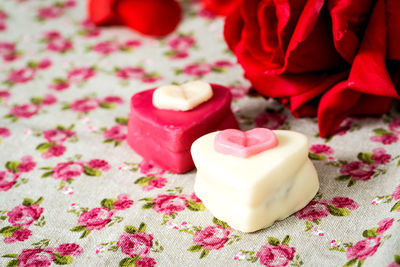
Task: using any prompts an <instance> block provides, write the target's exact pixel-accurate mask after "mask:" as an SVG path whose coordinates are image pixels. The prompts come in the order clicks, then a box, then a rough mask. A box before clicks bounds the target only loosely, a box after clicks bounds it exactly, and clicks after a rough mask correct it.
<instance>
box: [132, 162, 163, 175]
mask: <svg viewBox="0 0 400 267" xmlns="http://www.w3.org/2000/svg"><path fill="white" fill-rule="evenodd" d="M138 168H139V171H140V172H141V173H143V174H144V175H147V176H152V175H162V174H164V173H165V170H162V169H160V168H158V167H156V166H155V165H154V164H153V163H151V162H149V161H146V160H142V162H140V163H139V164H138Z"/></svg>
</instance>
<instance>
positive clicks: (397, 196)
mask: <svg viewBox="0 0 400 267" xmlns="http://www.w3.org/2000/svg"><path fill="white" fill-rule="evenodd" d="M392 198H393V199H394V200H399V199H400V185H398V186H397V187H396V189H394V192H393V194H392Z"/></svg>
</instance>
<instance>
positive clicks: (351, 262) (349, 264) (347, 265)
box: [343, 258, 357, 267]
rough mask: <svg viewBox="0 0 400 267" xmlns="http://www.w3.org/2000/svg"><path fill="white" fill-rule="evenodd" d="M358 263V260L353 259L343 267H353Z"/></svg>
mask: <svg viewBox="0 0 400 267" xmlns="http://www.w3.org/2000/svg"><path fill="white" fill-rule="evenodd" d="M356 262H357V258H355V259H352V260H349V261H348V262H346V263H345V264H344V265H343V267H350V266H353V265H354V264H356Z"/></svg>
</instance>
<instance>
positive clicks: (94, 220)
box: [78, 207, 114, 230]
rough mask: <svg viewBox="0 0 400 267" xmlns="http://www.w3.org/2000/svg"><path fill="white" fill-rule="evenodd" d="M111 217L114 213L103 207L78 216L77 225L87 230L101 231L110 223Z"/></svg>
mask: <svg viewBox="0 0 400 267" xmlns="http://www.w3.org/2000/svg"><path fill="white" fill-rule="evenodd" d="M113 215H114V211H111V210H109V209H107V208H105V207H100V208H94V209H91V210H89V211H87V212H83V213H82V214H81V215H80V216H79V218H78V225H81V226H85V227H86V228H87V229H88V230H101V229H103V228H104V227H105V226H106V225H107V224H108V223H109V222H110V221H111V217H112V216H113Z"/></svg>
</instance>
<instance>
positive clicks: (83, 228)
mask: <svg viewBox="0 0 400 267" xmlns="http://www.w3.org/2000/svg"><path fill="white" fill-rule="evenodd" d="M85 229H86V226H83V225H78V226H75V227H73V228H71V229H70V231H71V232H82V231H83V230H85Z"/></svg>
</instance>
